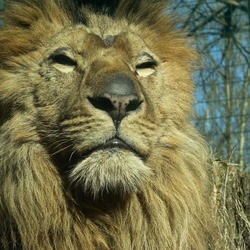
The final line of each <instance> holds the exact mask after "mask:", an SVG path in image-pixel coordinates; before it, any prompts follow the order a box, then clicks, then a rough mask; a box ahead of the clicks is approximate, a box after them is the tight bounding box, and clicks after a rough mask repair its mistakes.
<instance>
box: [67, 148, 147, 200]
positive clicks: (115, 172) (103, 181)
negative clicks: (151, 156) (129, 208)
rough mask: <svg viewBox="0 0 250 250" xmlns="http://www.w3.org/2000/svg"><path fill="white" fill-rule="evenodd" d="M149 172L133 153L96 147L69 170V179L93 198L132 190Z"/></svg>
mask: <svg viewBox="0 0 250 250" xmlns="http://www.w3.org/2000/svg"><path fill="white" fill-rule="evenodd" d="M151 174H152V170H151V169H150V168H149V167H147V166H145V164H144V163H143V161H142V160H141V159H140V158H139V156H137V155H135V153H133V152H131V151H129V150H127V149H121V148H119V147H113V148H110V149H104V150H97V151H95V152H93V153H91V154H90V155H89V156H88V157H86V159H84V160H82V161H81V162H80V163H78V164H77V165H76V166H75V167H74V168H73V169H72V170H71V172H70V182H71V185H73V186H77V187H80V188H81V189H82V192H83V194H85V195H86V194H88V196H90V197H92V198H93V199H95V200H96V199H98V198H100V197H102V196H103V194H104V193H105V194H107V195H111V194H112V195H118V196H120V197H124V196H126V195H127V194H129V193H131V192H136V191H137V190H138V189H140V187H141V185H142V183H143V182H144V181H146V179H147V178H148V177H149V176H150V175H151Z"/></svg>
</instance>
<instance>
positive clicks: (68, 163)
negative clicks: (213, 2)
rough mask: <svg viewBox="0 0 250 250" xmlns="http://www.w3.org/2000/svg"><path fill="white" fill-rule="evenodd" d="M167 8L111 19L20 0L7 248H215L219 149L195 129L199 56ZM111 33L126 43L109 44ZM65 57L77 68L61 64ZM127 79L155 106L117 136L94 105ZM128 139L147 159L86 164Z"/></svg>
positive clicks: (8, 48) (0, 38) (3, 146)
mask: <svg viewBox="0 0 250 250" xmlns="http://www.w3.org/2000/svg"><path fill="white" fill-rule="evenodd" d="M134 2H136V3H134ZM150 2H151V3H150ZM164 6H165V3H164V1H163V3H157V4H155V3H153V1H148V2H147V1H132V0H123V1H120V4H119V6H118V8H117V9H116V10H112V11H111V10H110V9H108V8H106V12H105V11H103V12H101V11H100V10H99V11H97V10H96V8H94V7H93V6H92V7H91V6H90V7H86V6H83V7H81V8H78V7H77V6H72V5H70V6H69V5H66V3H64V2H63V1H59V0H58V1H56V0H54V1H52V0H45V1H40V0H22V1H8V4H7V6H6V11H5V12H3V14H2V18H3V19H4V22H5V24H4V25H3V27H1V28H0V115H1V117H0V125H1V127H0V235H1V246H2V247H1V249H2V248H3V249H17V248H18V249H19V248H20V247H21V246H22V248H23V249H46V250H49V249H88V250H91V249H117V250H132V249H140V250H146V249H148V250H156V249H159V250H160V249H162V250H163V249H164V250H165V249H169V250H177V249H183V250H184V249H197V250H202V249H208V247H209V245H210V244H211V242H210V240H211V231H212V230H213V229H212V223H211V217H212V216H211V211H210V202H209V196H210V184H209V177H208V173H207V150H206V146H205V143H204V142H203V140H202V139H201V137H200V135H199V134H198V133H197V131H196V130H195V129H194V127H193V126H192V124H191V121H190V119H191V115H190V114H191V113H192V103H193V97H192V93H193V89H194V86H193V83H192V79H191V74H192V70H193V65H194V63H195V60H196V53H195V52H194V51H193V50H192V49H190V48H189V46H188V44H187V43H188V41H187V39H186V38H185V37H184V35H183V34H182V33H181V32H179V31H175V30H174V23H173V21H172V20H171V19H170V18H169V17H168V16H166V15H164ZM105 13H106V14H105ZM108 35H112V36H116V37H115V38H114V40H113V41H110V40H109V42H107V43H106V45H105V43H104V41H103V39H105V38H106V37H107V36H108ZM61 47H63V48H64V47H68V48H70V52H69V53H70V55H69V56H70V58H72V57H73V58H74V60H75V61H76V62H77V65H61V64H60V63H59V64H58V63H57V62H55V61H53V58H52V59H51V55H52V54H53V53H54V51H55V50H56V49H58V48H61ZM142 51H146V52H147V53H149V54H150V55H152V56H153V57H154V58H155V60H156V61H157V66H155V67H150V68H149V69H148V68H147V67H146V69H142V71H143V70H145V72H146V74H147V72H148V70H152V72H151V73H149V75H147V76H145V75H144V76H140V74H141V73H142V74H144V73H145V72H144V71H143V72H140V69H139V68H138V67H137V68H136V65H137V64H138V57H140V56H139V55H140V53H141V52H142ZM117 72H123V73H126V74H127V75H129V76H130V77H131V79H133V80H134V82H135V83H136V90H137V92H138V94H139V96H140V98H141V99H142V100H143V103H142V104H141V106H140V108H139V109H137V110H136V111H134V112H132V113H131V114H129V115H128V116H126V117H125V118H124V119H123V120H122V122H121V124H120V126H119V127H118V129H117V131H116V129H115V127H114V124H113V122H112V119H111V118H110V116H109V115H108V114H107V113H106V112H105V111H102V110H99V109H97V108H95V107H93V105H91V103H90V102H89V100H88V97H89V96H98V95H99V94H100V93H101V90H102V88H103V85H105V82H106V81H107V79H108V77H109V76H110V75H112V74H113V73H117ZM116 133H117V134H118V135H119V137H120V138H121V139H122V140H123V141H125V142H126V143H127V144H128V145H130V146H131V148H134V149H135V150H136V151H137V152H138V154H135V153H132V152H131V151H129V150H124V149H119V148H118V149H112V150H111V149H106V150H99V151H94V152H92V153H91V154H90V155H88V157H86V159H81V157H83V156H82V155H83V154H84V153H86V152H87V151H88V150H90V149H93V148H94V147H96V146H98V145H100V144H102V143H105V142H106V141H108V140H109V139H110V138H112V137H113V136H114V135H115V134H116Z"/></svg>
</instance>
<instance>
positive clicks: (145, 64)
mask: <svg viewBox="0 0 250 250" xmlns="http://www.w3.org/2000/svg"><path fill="white" fill-rule="evenodd" d="M156 66H157V62H156V61H155V60H154V58H153V57H152V56H151V55H149V54H148V53H147V52H142V53H141V54H140V56H139V58H138V61H137V65H136V73H137V74H138V75H139V76H142V77H147V76H150V75H152V74H153V73H154V72H155V70H156Z"/></svg>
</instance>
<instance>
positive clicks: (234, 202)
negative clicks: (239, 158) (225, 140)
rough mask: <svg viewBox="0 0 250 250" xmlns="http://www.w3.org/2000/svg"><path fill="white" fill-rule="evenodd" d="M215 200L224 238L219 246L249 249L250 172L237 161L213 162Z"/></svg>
mask: <svg viewBox="0 0 250 250" xmlns="http://www.w3.org/2000/svg"><path fill="white" fill-rule="evenodd" d="M213 177H214V183H215V184H214V201H215V210H216V212H217V218H216V219H217V220H218V224H219V226H220V237H221V239H222V240H221V241H220V243H219V245H218V246H217V248H216V249H223V250H224V249H230V250H248V249H250V173H247V172H244V171H243V170H242V168H241V167H240V166H238V165H236V164H232V163H227V162H223V161H214V162H213Z"/></svg>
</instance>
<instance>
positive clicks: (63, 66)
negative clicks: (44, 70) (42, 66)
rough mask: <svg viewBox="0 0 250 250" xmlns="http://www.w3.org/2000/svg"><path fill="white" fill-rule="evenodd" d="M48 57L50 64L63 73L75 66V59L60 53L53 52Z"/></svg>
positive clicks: (68, 71)
mask: <svg viewBox="0 0 250 250" xmlns="http://www.w3.org/2000/svg"><path fill="white" fill-rule="evenodd" d="M49 59H50V61H51V65H52V66H53V67H54V68H55V69H57V70H59V71H61V72H63V73H70V72H72V71H73V70H74V69H75V67H76V66H77V63H76V61H75V59H73V58H72V57H70V56H68V55H66V54H62V53H54V54H52V55H51V56H50V57H49Z"/></svg>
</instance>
